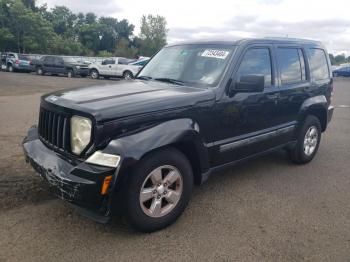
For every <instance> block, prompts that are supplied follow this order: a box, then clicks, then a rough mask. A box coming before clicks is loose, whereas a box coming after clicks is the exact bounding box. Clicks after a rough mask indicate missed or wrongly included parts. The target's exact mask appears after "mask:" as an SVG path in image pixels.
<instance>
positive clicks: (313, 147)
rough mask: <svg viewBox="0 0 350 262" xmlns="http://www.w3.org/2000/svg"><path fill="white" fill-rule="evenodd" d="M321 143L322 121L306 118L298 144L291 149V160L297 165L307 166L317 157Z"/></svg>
mask: <svg viewBox="0 0 350 262" xmlns="http://www.w3.org/2000/svg"><path fill="white" fill-rule="evenodd" d="M320 141H321V124H320V120H319V119H318V118H317V117H315V116H313V115H309V116H307V117H306V118H305V121H304V123H303V126H302V127H301V128H300V129H299V132H298V134H297V144H296V145H295V147H294V148H293V149H290V151H289V156H290V159H291V160H292V161H293V162H294V163H297V164H306V163H308V162H310V161H311V160H312V159H313V158H314V157H315V155H316V153H317V150H318V147H319V145H320Z"/></svg>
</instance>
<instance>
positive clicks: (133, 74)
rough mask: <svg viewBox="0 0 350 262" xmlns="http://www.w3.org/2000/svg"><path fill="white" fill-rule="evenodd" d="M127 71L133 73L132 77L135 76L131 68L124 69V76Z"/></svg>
mask: <svg viewBox="0 0 350 262" xmlns="http://www.w3.org/2000/svg"><path fill="white" fill-rule="evenodd" d="M126 72H129V73H130V74H131V76H132V77H134V74H133V72H132V71H131V70H130V69H125V70H124V71H123V74H122V75H123V76H124V74H125V73H126Z"/></svg>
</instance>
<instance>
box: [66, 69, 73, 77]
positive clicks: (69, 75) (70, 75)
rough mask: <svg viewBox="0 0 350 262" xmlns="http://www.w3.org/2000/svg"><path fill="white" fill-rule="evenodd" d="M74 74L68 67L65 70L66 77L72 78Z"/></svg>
mask: <svg viewBox="0 0 350 262" xmlns="http://www.w3.org/2000/svg"><path fill="white" fill-rule="evenodd" d="M74 76H75V75H74V71H73V69H69V70H68V71H67V77H68V78H72V77H74Z"/></svg>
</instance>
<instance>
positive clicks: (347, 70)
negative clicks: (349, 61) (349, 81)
mask: <svg viewBox="0 0 350 262" xmlns="http://www.w3.org/2000/svg"><path fill="white" fill-rule="evenodd" d="M333 76H350V66H343V67H340V68H337V69H335V70H333Z"/></svg>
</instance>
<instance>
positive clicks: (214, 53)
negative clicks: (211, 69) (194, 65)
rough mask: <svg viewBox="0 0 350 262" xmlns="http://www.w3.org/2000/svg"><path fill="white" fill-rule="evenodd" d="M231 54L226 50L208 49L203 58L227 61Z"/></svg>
mask: <svg viewBox="0 0 350 262" xmlns="http://www.w3.org/2000/svg"><path fill="white" fill-rule="evenodd" d="M229 53H230V52H229V51H225V50H215V49H206V50H204V52H203V53H202V55H201V56H205V57H212V58H219V59H226V57H227V56H228V54H229Z"/></svg>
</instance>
